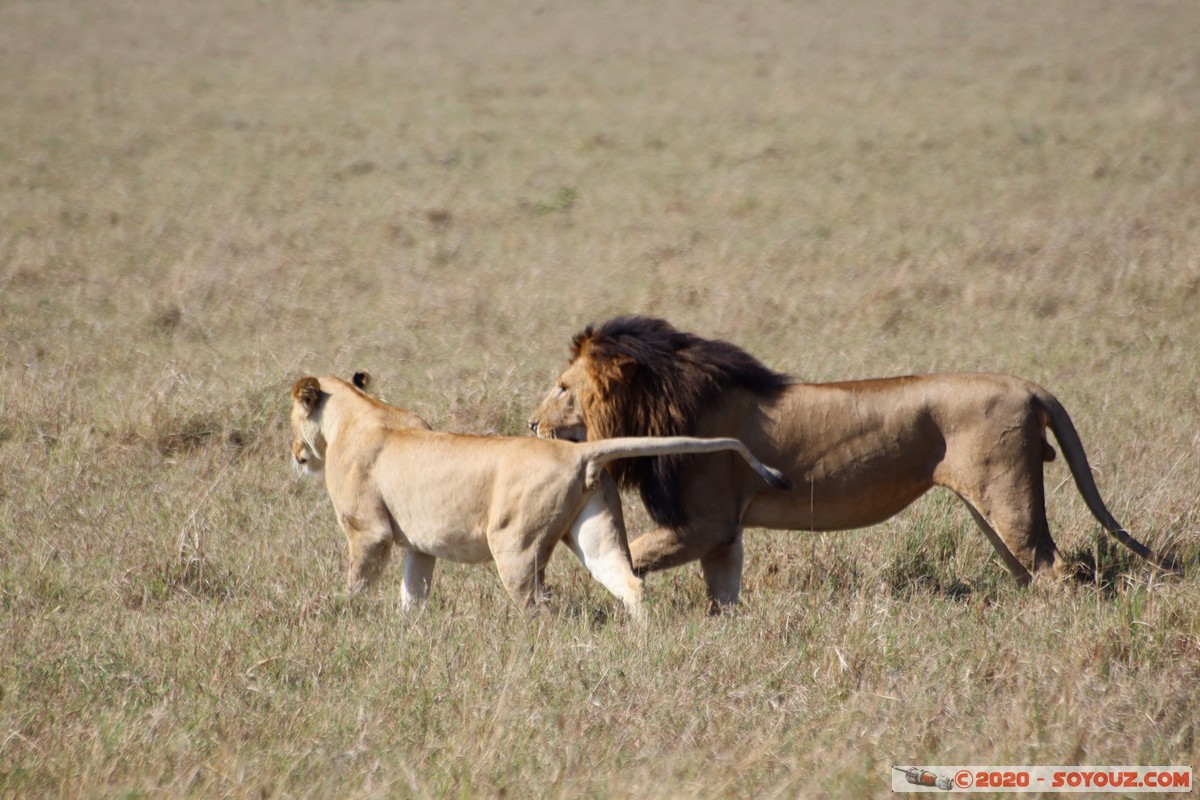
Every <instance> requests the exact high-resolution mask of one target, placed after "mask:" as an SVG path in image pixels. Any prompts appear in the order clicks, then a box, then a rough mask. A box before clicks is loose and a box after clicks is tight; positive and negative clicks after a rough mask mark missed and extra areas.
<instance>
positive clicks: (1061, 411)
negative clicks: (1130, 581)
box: [1036, 390, 1170, 570]
mask: <svg viewBox="0 0 1200 800" xmlns="http://www.w3.org/2000/svg"><path fill="white" fill-rule="evenodd" d="M1036 398H1037V401H1038V403H1039V405H1040V406H1041V409H1042V411H1043V412H1044V414H1045V417H1044V418H1045V419H1046V422H1047V424H1048V425H1049V427H1050V430H1052V431H1054V438H1055V439H1057V440H1058V444H1059V446H1060V447H1061V448H1062V451H1063V455H1064V456H1065V457H1066V459H1067V466H1069V467H1070V468H1071V477H1072V478H1074V479H1075V485H1076V486H1077V487H1078V488H1079V494H1081V495H1082V496H1083V502H1085V503H1087V507H1088V509H1089V510H1090V511H1091V512H1092V516H1094V517H1095V518H1096V520H1097V521H1098V522H1099V523H1100V524H1101V525H1102V526H1104V529H1105V530H1107V531H1108V532H1109V533H1110V534H1112V535H1113V537H1114V538H1115V539H1116V540H1117V541H1118V542H1120V543H1121V544H1123V545H1125V546H1126V547H1128V548H1129V549H1130V550H1132V551H1133V552H1135V553H1137V554H1138V555H1139V556H1141V557H1142V558H1144V559H1146V560H1147V561H1149V562H1150V563H1152V564H1154V565H1155V566H1158V567H1160V568H1162V569H1167V570H1169V569H1170V567H1168V566H1167V565H1165V564H1164V563H1163V562H1162V561H1161V560H1160V559H1159V558H1158V556H1156V555H1155V553H1154V551H1153V550H1151V549H1150V548H1149V547H1147V546H1146V545H1144V544H1142V543H1141V542H1139V541H1138V540H1137V539H1135V538H1133V536H1132V535H1130V533H1129V531H1127V530H1125V527H1124V526H1123V525H1121V523H1119V522H1117V520H1116V519H1115V518H1114V517H1113V515H1112V514H1111V513H1110V512H1109V510H1108V507H1107V506H1106V505H1104V500H1102V499H1101V497H1100V490H1099V489H1097V488H1096V481H1094V480H1093V479H1092V468H1091V466H1090V465H1089V464H1088V460H1087V455H1086V454H1085V453H1084V450H1083V442H1081V441H1080V440H1079V432H1078V431H1076V430H1075V424H1074V423H1073V422H1071V417H1070V415H1069V414H1067V410H1066V409H1065V408H1063V406H1062V403H1060V402H1059V401H1058V398H1056V397H1055V396H1054V395H1052V394H1050V393H1049V392H1047V391H1045V390H1042V391H1041V392H1038V393H1037V394H1036ZM1050 452H1051V453H1053V451H1050Z"/></svg>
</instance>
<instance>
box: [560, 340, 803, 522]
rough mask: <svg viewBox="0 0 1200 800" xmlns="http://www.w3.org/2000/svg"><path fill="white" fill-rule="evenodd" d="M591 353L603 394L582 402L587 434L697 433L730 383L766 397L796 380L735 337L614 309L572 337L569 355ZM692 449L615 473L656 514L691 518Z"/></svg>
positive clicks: (615, 467)
mask: <svg viewBox="0 0 1200 800" xmlns="http://www.w3.org/2000/svg"><path fill="white" fill-rule="evenodd" d="M580 356H586V358H587V359H588V360H589V362H590V364H591V369H592V371H593V374H594V375H595V376H596V378H597V381H596V383H597V385H598V386H600V387H601V389H600V396H598V397H596V398H594V402H591V403H588V402H584V403H583V414H584V420H585V422H586V423H587V428H588V438H589V439H608V438H613V437H616V436H691V435H694V434H695V426H696V422H697V420H698V419H699V418H700V417H701V415H703V414H704V412H706V411H708V410H709V409H710V408H712V407H713V406H715V405H716V404H717V403H718V402H719V400H720V398H721V396H722V395H723V394H725V393H726V392H728V391H729V390H732V389H741V390H744V391H749V392H753V393H754V394H758V395H761V396H764V397H772V396H774V395H776V394H778V393H779V392H780V391H781V390H782V389H783V388H784V387H785V386H788V385H789V384H790V383H792V380H791V378H789V377H788V376H786V375H783V374H780V373H778V372H774V371H773V370H770V369H768V368H767V367H766V366H764V365H763V364H762V362H760V361H759V360H758V359H756V358H755V357H754V356H752V355H750V354H749V353H747V352H746V351H745V350H742V349H741V348H740V347H737V346H736V345H732V344H730V343H728V342H722V341H718V340H715V339H702V338H701V337H699V336H696V335H694V334H691V333H686V332H684V331H679V330H676V329H675V327H674V326H672V325H671V324H670V323H669V322H667V321H665V320H662V319H656V318H653V317H639V316H629V317H616V318H614V319H611V320H609V321H608V322H605V323H604V324H603V325H601V326H600V327H598V328H597V327H595V326H593V325H589V326H587V328H585V329H584V330H583V331H582V332H581V333H579V334H577V335H576V336H575V338H574V339H573V340H572V342H571V360H572V361H575V360H576V359H578V358H579V357H580ZM689 458H691V457H690V456H661V457H658V458H635V459H625V460H621V461H615V462H613V463H612V464H611V465H610V467H609V468H610V469H611V470H612V472H613V476H614V477H615V478H616V479H617V481H618V482H619V483H620V484H621V485H622V486H625V487H637V489H638V491H639V492H640V493H641V496H642V502H643V503H644V504H645V505H646V510H647V511H648V512H649V514H650V516H651V517H652V518H653V519H654V521H655V522H656V523H657V524H659V525H662V526H665V527H678V526H680V525H682V524H683V523H684V522H685V521H686V517H685V513H684V510H683V502H682V497H681V496H680V486H679V478H680V474H681V473H682V471H683V469H684V467H685V466H686V465H687V463H688V459H689Z"/></svg>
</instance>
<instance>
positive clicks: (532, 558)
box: [488, 531, 556, 614]
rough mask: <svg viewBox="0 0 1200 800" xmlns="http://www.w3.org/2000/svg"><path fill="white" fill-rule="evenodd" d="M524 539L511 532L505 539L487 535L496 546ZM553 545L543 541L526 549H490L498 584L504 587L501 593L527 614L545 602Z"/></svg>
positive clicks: (494, 546)
mask: <svg viewBox="0 0 1200 800" xmlns="http://www.w3.org/2000/svg"><path fill="white" fill-rule="evenodd" d="M523 538H525V537H524V535H523V534H520V533H516V532H511V531H510V532H509V534H508V535H504V533H503V532H502V531H495V532H489V534H488V539H489V540H490V541H492V542H497V543H500V542H506V541H520V540H521V539H523ZM555 544H556V542H554V541H542V542H540V543H537V544H534V545H532V546H529V547H517V548H512V547H511V546H510V547H508V548H507V549H503V547H498V546H496V545H493V547H492V558H493V559H494V560H495V562H496V572H497V573H498V574H499V575H500V583H502V584H503V585H504V590H505V591H506V592H508V596H509V597H511V598H512V599H513V602H514V603H516V604H517V605H518V606H520V607H521V609H522V610H523V611H526V612H528V613H530V614H536V613H537V612H538V611H539V610H540V609H541V607H542V606H543V605H544V604H545V602H546V599H547V596H546V590H545V586H544V585H543V583H544V581H545V573H546V562H547V561H548V560H549V559H550V554H551V553H553V552H554V545H555Z"/></svg>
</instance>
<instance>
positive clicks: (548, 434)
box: [529, 358, 597, 442]
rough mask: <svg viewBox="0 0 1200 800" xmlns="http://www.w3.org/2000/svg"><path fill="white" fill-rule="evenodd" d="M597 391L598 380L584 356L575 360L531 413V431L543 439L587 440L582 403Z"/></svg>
mask: <svg viewBox="0 0 1200 800" xmlns="http://www.w3.org/2000/svg"><path fill="white" fill-rule="evenodd" d="M596 391H597V387H596V382H595V380H594V379H593V377H592V374H591V371H590V370H589V369H587V366H586V364H585V363H584V359H582V358H577V359H575V361H574V362H572V364H571V366H569V367H567V371H566V372H564V373H563V374H562V375H559V376H558V380H557V381H556V382H555V384H554V388H553V389H551V390H550V393H549V394H547V395H546V397H545V399H543V400H542V402H541V403H540V404H539V405H538V407H537V408H536V409H535V410H534V412H533V414H532V416H530V418H529V430H531V431H533V432H534V433H535V434H536V435H537V436H538V437H539V438H542V439H567V440H569V441H572V442H583V441H587V424H586V423H585V422H584V418H583V404H584V403H585V402H587V400H588V398H589V397H592V396H594V395H595V393H596Z"/></svg>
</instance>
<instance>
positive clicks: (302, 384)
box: [292, 375, 321, 411]
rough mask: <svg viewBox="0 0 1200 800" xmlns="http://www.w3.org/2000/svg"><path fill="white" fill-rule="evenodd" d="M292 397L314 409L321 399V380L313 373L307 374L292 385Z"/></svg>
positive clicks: (306, 407) (310, 409) (306, 406)
mask: <svg viewBox="0 0 1200 800" xmlns="http://www.w3.org/2000/svg"><path fill="white" fill-rule="evenodd" d="M292 399H294V400H295V401H296V402H297V403H299V404H300V405H302V406H304V408H305V410H307V411H312V410H313V409H314V408H316V406H317V403H318V402H320V400H321V382H320V381H319V380H317V379H316V378H314V377H312V376H311V375H306V376H305V377H303V378H301V379H300V380H298V381H296V383H295V384H293V386H292Z"/></svg>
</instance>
